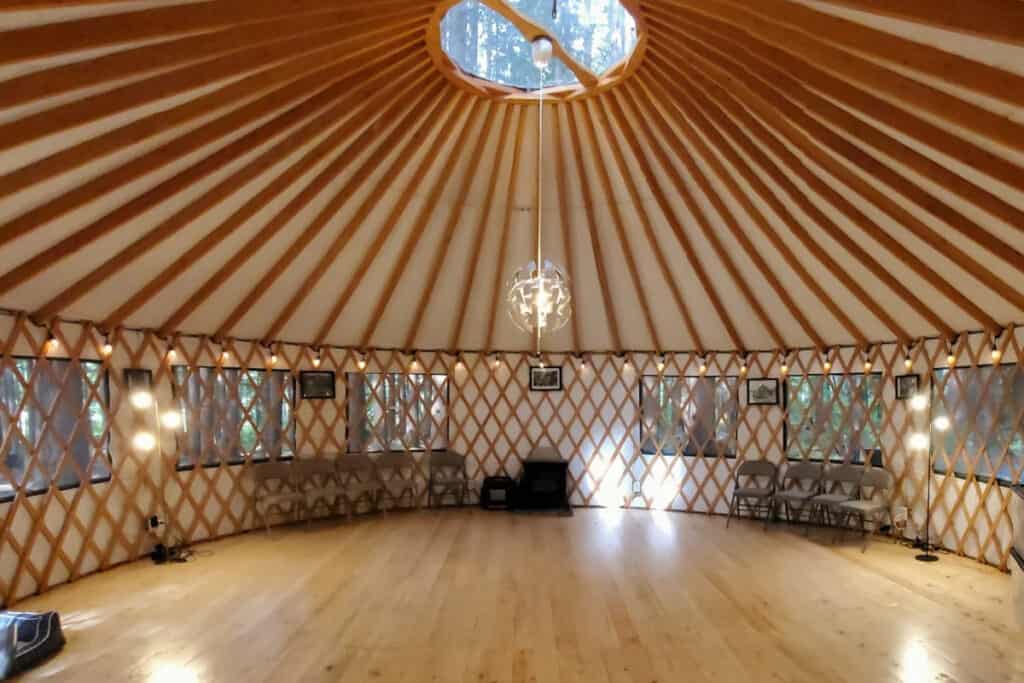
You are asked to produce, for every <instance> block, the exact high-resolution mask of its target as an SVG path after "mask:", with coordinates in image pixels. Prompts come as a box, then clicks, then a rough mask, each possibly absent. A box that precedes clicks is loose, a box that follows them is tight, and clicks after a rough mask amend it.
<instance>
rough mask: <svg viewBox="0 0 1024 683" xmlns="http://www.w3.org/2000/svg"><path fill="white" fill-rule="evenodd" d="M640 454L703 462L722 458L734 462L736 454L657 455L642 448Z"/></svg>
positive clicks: (662, 453) (663, 453)
mask: <svg viewBox="0 0 1024 683" xmlns="http://www.w3.org/2000/svg"><path fill="white" fill-rule="evenodd" d="M640 454H641V455H660V456H663V457H666V458H674V457H676V455H680V456H681V457H684V458H703V459H704V460H718V459H719V458H722V459H724V460H735V459H736V454H735V453H722V454H721V455H719V454H718V453H704V455H700V454H699V453H679V454H677V453H665V452H664V451H662V452H660V453H658V452H656V451H645V450H644V449H642V448H641V449H640Z"/></svg>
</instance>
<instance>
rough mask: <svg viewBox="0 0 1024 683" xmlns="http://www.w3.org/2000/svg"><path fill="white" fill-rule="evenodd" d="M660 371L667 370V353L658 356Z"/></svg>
mask: <svg viewBox="0 0 1024 683" xmlns="http://www.w3.org/2000/svg"><path fill="white" fill-rule="evenodd" d="M658 372H665V354H661V355H660V356H658Z"/></svg>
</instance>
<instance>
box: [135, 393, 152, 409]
mask: <svg viewBox="0 0 1024 683" xmlns="http://www.w3.org/2000/svg"><path fill="white" fill-rule="evenodd" d="M131 402H132V406H133V407H134V408H135V409H136V410H148V409H149V408H152V407H153V394H151V393H150V392H148V391H146V390H144V389H138V390H136V391H133V392H132V395H131Z"/></svg>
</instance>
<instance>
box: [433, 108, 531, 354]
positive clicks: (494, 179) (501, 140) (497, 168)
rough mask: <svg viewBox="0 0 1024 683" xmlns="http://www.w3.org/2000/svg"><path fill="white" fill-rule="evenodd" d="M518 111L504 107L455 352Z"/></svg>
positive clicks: (457, 322)
mask: <svg viewBox="0 0 1024 683" xmlns="http://www.w3.org/2000/svg"><path fill="white" fill-rule="evenodd" d="M514 111H516V109H515V108H513V107H508V106H506V107H501V128H500V131H499V133H498V142H497V144H496V145H495V147H496V149H495V150H494V161H493V163H492V164H491V170H490V174H489V176H490V180H488V182H487V194H486V196H485V198H484V204H483V207H482V208H481V209H480V220H479V221H478V222H477V227H476V230H474V231H473V255H472V256H471V257H470V258H469V261H468V263H469V269H468V270H467V271H466V275H465V277H463V278H462V286H461V287H460V288H459V289H458V291H459V292H461V293H462V301H461V304H460V305H459V306H457V308H456V317H455V324H454V325H453V326H452V333H451V336H450V337H449V338H448V349H449V350H451V351H455V350H456V349H458V348H459V339H461V338H462V329H463V325H465V323H466V309H467V308H469V297H470V294H471V293H472V292H473V282H474V281H475V280H476V272H477V269H478V268H479V266H480V252H481V251H483V246H484V239H485V238H486V236H487V226H488V225H490V220H489V219H490V217H491V208H492V207H493V206H494V196H495V193H496V190H497V187H498V174H499V173H500V172H501V166H502V161H503V160H504V158H505V149H506V147H507V145H505V140H507V139H508V134H509V130H510V127H511V124H512V114H513V112H514Z"/></svg>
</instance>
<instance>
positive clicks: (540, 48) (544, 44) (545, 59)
mask: <svg viewBox="0 0 1024 683" xmlns="http://www.w3.org/2000/svg"><path fill="white" fill-rule="evenodd" d="M530 47H531V51H532V53H533V55H532V56H533V65H534V66H535V67H537V68H538V69H546V68H547V67H548V64H550V63H551V53H552V52H553V51H554V47H553V46H552V45H551V41H550V40H548V39H547V38H545V37H543V36H541V37H540V38H537V39H536V40H534V41H533V43H531V46H530Z"/></svg>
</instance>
